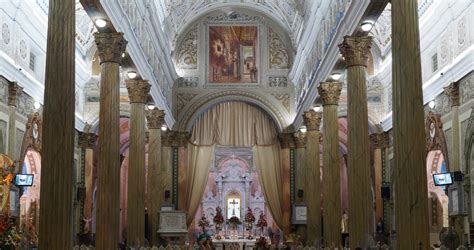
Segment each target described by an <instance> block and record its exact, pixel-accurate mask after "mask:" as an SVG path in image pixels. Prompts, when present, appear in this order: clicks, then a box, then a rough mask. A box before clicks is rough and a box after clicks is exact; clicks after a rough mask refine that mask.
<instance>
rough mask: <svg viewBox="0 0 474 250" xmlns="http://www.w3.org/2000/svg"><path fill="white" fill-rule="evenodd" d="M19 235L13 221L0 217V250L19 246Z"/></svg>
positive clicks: (6, 217)
mask: <svg viewBox="0 0 474 250" xmlns="http://www.w3.org/2000/svg"><path fill="white" fill-rule="evenodd" d="M20 240H21V235H20V233H19V232H18V231H17V229H16V227H15V221H14V220H13V219H12V218H10V217H8V216H4V215H0V249H9V247H11V248H14V247H15V246H18V244H20Z"/></svg>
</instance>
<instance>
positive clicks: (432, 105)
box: [428, 100, 436, 109]
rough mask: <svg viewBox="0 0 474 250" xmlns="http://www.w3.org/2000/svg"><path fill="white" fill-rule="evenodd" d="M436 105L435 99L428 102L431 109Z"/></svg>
mask: <svg viewBox="0 0 474 250" xmlns="http://www.w3.org/2000/svg"><path fill="white" fill-rule="evenodd" d="M435 106H436V102H435V101H434V100H432V101H430V102H429V103H428V107H430V109H434V107H435Z"/></svg>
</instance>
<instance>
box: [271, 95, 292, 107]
mask: <svg viewBox="0 0 474 250" xmlns="http://www.w3.org/2000/svg"><path fill="white" fill-rule="evenodd" d="M272 96H273V97H275V98H276V99H277V100H278V101H280V102H281V104H282V105H283V107H285V108H286V110H287V111H288V112H289V111H290V95H289V94H285V93H272Z"/></svg>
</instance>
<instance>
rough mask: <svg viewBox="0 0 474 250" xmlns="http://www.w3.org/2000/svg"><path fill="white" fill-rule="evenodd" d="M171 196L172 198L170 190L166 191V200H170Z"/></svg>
mask: <svg viewBox="0 0 474 250" xmlns="http://www.w3.org/2000/svg"><path fill="white" fill-rule="evenodd" d="M170 196H171V193H170V191H169V190H165V199H168V198H170Z"/></svg>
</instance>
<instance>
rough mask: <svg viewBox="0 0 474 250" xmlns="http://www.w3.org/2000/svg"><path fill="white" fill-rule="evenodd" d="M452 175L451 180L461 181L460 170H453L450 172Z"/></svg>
mask: <svg viewBox="0 0 474 250" xmlns="http://www.w3.org/2000/svg"><path fill="white" fill-rule="evenodd" d="M451 175H452V176H453V181H462V179H463V174H462V172H461V171H454V172H452V173H451Z"/></svg>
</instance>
